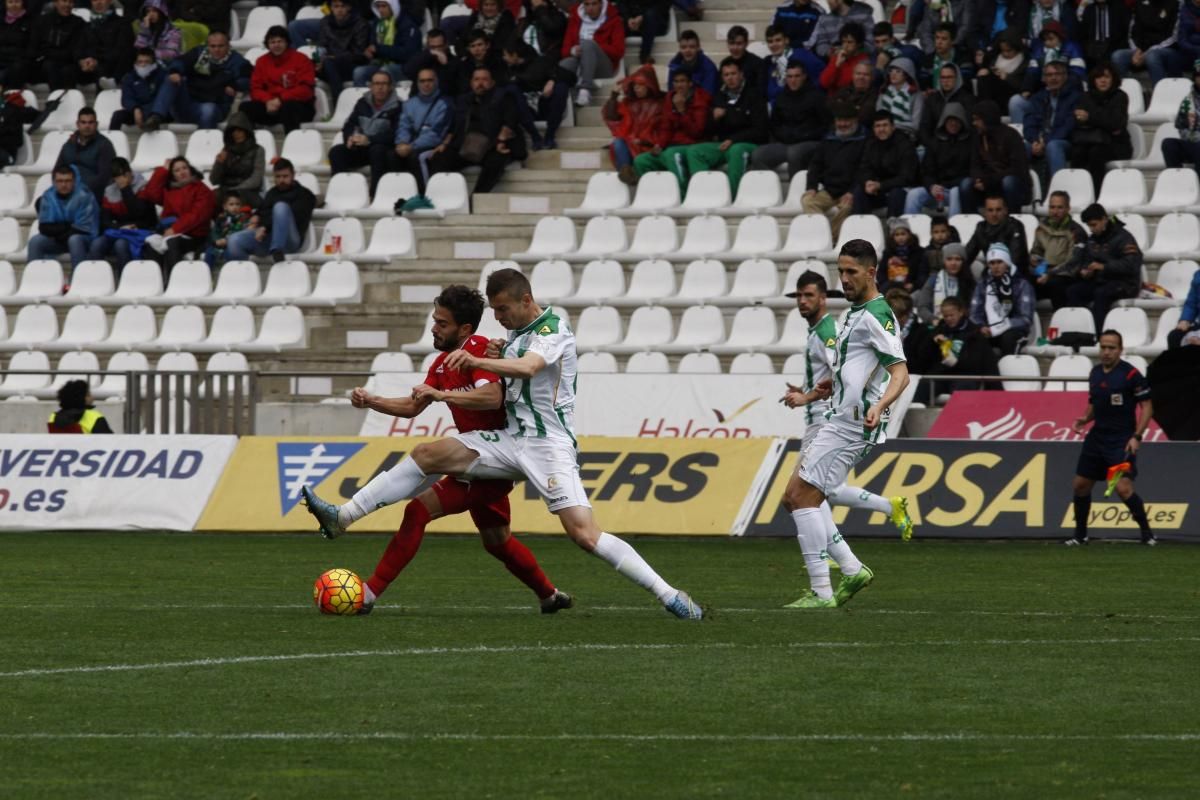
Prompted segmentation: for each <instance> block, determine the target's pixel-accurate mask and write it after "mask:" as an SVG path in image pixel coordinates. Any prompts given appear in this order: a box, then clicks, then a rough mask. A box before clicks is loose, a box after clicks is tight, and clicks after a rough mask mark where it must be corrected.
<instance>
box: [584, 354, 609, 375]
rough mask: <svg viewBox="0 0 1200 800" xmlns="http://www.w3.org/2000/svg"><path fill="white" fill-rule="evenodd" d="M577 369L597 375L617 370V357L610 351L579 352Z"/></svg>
mask: <svg viewBox="0 0 1200 800" xmlns="http://www.w3.org/2000/svg"><path fill="white" fill-rule="evenodd" d="M577 368H578V370H579V371H580V372H581V373H584V374H591V375H598V374H601V373H606V374H611V373H615V372H618V371H619V370H618V369H617V357H616V356H614V355H613V354H612V353H580V354H579V361H578V367H577Z"/></svg>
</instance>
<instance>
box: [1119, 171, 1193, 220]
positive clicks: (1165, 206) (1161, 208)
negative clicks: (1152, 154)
mask: <svg viewBox="0 0 1200 800" xmlns="http://www.w3.org/2000/svg"><path fill="white" fill-rule="evenodd" d="M1197 206H1200V180H1198V179H1197V177H1196V170H1194V169H1192V168H1191V167H1176V168H1172V169H1164V170H1163V171H1162V172H1160V173H1158V177H1157V178H1156V179H1155V181H1154V194H1153V196H1152V197H1151V198H1150V201H1149V202H1146V203H1142V204H1141V205H1138V206H1136V207H1135V208H1131V209H1129V210H1130V211H1137V212H1140V213H1142V214H1167V213H1169V212H1171V211H1180V210H1184V209H1194V208H1196V207H1197ZM1106 208H1107V206H1106Z"/></svg>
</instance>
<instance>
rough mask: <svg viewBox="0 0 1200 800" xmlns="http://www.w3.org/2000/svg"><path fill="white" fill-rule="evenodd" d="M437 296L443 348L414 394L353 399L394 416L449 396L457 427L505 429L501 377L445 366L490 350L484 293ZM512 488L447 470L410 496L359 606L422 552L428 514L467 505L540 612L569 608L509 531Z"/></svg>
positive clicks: (436, 325)
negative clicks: (451, 359)
mask: <svg viewBox="0 0 1200 800" xmlns="http://www.w3.org/2000/svg"><path fill="white" fill-rule="evenodd" d="M433 304H434V305H433V331H432V332H433V346H434V347H436V348H437V349H438V350H441V351H442V354H441V355H440V356H438V358H437V359H436V360H435V361H434V362H433V365H432V366H430V368H429V373H428V375H426V377H425V383H423V384H421V385H419V386H417V387H415V388H414V389H413V391H412V396H411V397H398V398H386V397H379V396H377V395H373V394H370V393H369V392H367V391H366V390H365V389H363V388H361V387H359V388H357V389H355V390H354V391H353V393H351V395H350V402H351V403H352V404H353V405H354V407H355V408H370V409H373V410H375V411H378V412H380V413H382V414H390V415H392V416H397V417H415V416H416V415H417V414H420V413H421V412H422V411H424V410H425V409H426V408H428V407H429V405H430V404H431V403H445V404H446V405H448V406H449V407H450V414H451V416H453V417H454V424H455V425H456V426H457V427H458V429H459V431H462V432H466V431H479V430H488V431H490V430H496V429H503V428H504V426H505V415H504V408H503V399H504V387H503V384H502V383H501V382H500V378H499V377H498V376H497V375H495V374H493V373H491V372H487V371H484V370H478V369H475V370H464V371H459V370H452V369H446V368H445V367H444V366H443V362H444V361H445V360H446V356H447V355H449V354H450V353H452V352H454V351H455V350H458V349H459V348H461V349H463V350H466V351H467V352H469V353H471V354H472V355H474V356H478V357H480V358H483V357H484V356H485V353H486V351H487V346H488V340H487V339H486V338H484V337H482V336H476V335H475V329H476V328H478V327H479V320H480V319H481V318H482V316H483V309H484V299H483V296H482V295H481V294H479V292H478V291H476V290H475V289H470V288H468V287H466V286H461V285H454V286H447V287H446V288H445V289H443V290H442V293H441V294H440V295H438V296H437V298H436V299H435V300H434V301H433ZM512 488H513V484H512V481H506V480H477V481H471V482H469V483H467V482H464V481H461V480H459V479H458V478H452V477H449V476H446V477H444V478H442V479H441V480H439V481H438V482H437V483H435V484H434V485H433V486H432V487H431V488H429V489H427V490H425V491H424V492H422V493H421V494H420V495H419V496H417V497H416V498H414V499H413V500H410V501H409V503H408V505H407V506H406V507H405V509H404V520H403V522H402V523H401V524H400V530H399V531H397V532H396V535H395V536H393V537H392V540H391V541H390V542H389V543H388V546H387V549H386V550H384V552H383V557H382V558H381V559H380V560H379V564H378V565H377V566H376V567H375V572H374V574H373V575H371V577H370V578H369V579H368V580H367V582H366V597H365V598H364V602H363V611H361V612H359V613H364V614H365V613H370V611H371V608H372V607H373V605H374V603H375V598H376V597H378V596H379V595H380V594H382V593H383V591H384V590H385V589H386V588H387V587H388V584H390V583H391V582H392V581H394V580H395V579H396V576H398V575H399V574H400V571H401V570H403V569H404V567H405V566H407V564H408V562H409V561H411V560H412V558H413V556H415V555H416V554H417V548H419V547H420V546H421V539H422V537H423V536H424V535H425V526H426V525H428V524H429V522H430V521H431V520H435V519H437V518H438V517H444V516H449V515H453V514H461V513H462V512H464V511H469V512H470V514H471V519H472V520H473V521H474V522H475V526H476V527H477V528H478V529H479V535H480V536H481V537H482V539H483V546H484V548H486V549H487V551H488V552H489V553H491V554H492V555H493V556H495V557H496V558H497V559H499V560H500V561H502V562H503V563H504V566H505V567H507V568H508V571H509V572H511V573H512V574H513V575H515V576H517V578H519V579H520V580H521V582H522V583H524V584H525V585H526V586H528V587H529V588H530V589H532V590H533V592H534V593H535V594H536V595H537V596H538V599H539V600H540V601H541V607H542V613H543V614H553V613H554V612H556V611H558V610H559V609H560V608H570V607H571V605H572V599H571V596H570V595H569V594H567V593H566V592H560V591H558V589H556V588H555V587H554V584H552V583H551V582H550V580H549V579H548V578H547V577H546V575H545V573H543V572H542V569H541V567H539V566H538V563H537V559H536V558H534V555H533V553H531V552H530V551H529V548H527V547H526V546H525V545H523V544H521V542H519V541H517V540H516V539H514V538H513V537H512V532H511V531H510V530H509V520H510V519H511V512H510V509H509V504H508V494H509V492H511V491H512Z"/></svg>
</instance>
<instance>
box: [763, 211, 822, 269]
mask: <svg viewBox="0 0 1200 800" xmlns="http://www.w3.org/2000/svg"><path fill="white" fill-rule="evenodd" d="M832 246H833V233H832V232H831V230H830V227H829V218H828V217H826V216H825V215H824V214H797V215H796V217H795V219H793V220H792V221H791V224H789V225H788V232H787V240H786V241H784V243H783V247H782V248H780V249H779V251H778V252H777V253H772V254H770V256H771V257H772V258H775V259H776V260H777V261H785V260H789V259H794V258H805V257H807V256H814V255H817V254H818V253H824V252H827V251H828V250H829V249H830V248H831V247H832Z"/></svg>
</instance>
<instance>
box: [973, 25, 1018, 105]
mask: <svg viewBox="0 0 1200 800" xmlns="http://www.w3.org/2000/svg"><path fill="white" fill-rule="evenodd" d="M975 66H976V69H975V92H976V95H977V96H978V97H979V99H980V100H991V101H992V102H994V103H995V104H996V105H997V106H999V107H1000V108H1005V109H1006V108H1008V107H1009V101H1011V100H1012V98H1013V95H1015V94H1017V93H1018V92H1020V91H1021V87H1022V86H1024V85H1025V72H1026V71H1027V70H1028V69H1029V58H1028V56H1026V54H1025V45H1024V43H1023V42H1022V41H1021V37H1020V36H1018V35H1017V34H1016V33H1013V32H1012V31H1005V32H1004V33H1002V34H1000V36H999V37H997V39H996V44H995V46H993V47H991V48H989V50H988V52H987V53H986V54H984V53H982V52H978V53H976V54H975Z"/></svg>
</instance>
